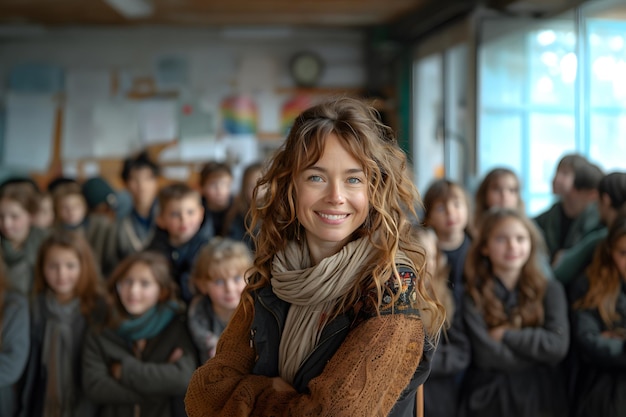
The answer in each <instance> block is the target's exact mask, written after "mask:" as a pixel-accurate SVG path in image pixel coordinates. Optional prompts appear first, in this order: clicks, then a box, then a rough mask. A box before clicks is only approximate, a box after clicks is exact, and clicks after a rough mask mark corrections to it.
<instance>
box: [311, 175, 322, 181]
mask: <svg viewBox="0 0 626 417" xmlns="http://www.w3.org/2000/svg"><path fill="white" fill-rule="evenodd" d="M321 180H322V177H320V176H319V175H311V176H310V177H309V181H313V182H320V181H321Z"/></svg>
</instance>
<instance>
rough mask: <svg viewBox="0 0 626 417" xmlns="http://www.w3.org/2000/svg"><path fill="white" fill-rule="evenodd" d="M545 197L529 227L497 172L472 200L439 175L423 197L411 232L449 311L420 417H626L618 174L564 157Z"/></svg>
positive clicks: (514, 184) (625, 220)
mask: <svg viewBox="0 0 626 417" xmlns="http://www.w3.org/2000/svg"><path fill="white" fill-rule="evenodd" d="M553 192H554V194H555V195H556V196H557V197H558V200H557V202H556V203H554V205H553V206H552V207H550V208H549V209H548V210H547V211H546V212H544V213H542V214H540V215H539V216H537V217H536V218H534V219H529V218H528V217H527V216H526V215H525V214H524V213H525V210H524V203H523V201H522V198H521V195H520V180H519V178H518V177H517V176H516V174H515V173H514V172H513V171H511V170H509V169H506V168H496V169H494V170H492V171H490V172H489V173H488V174H487V175H486V176H485V177H484V179H483V180H482V182H481V184H480V186H479V187H478V189H477V191H476V193H475V195H474V199H473V200H474V201H470V198H469V197H468V193H467V192H466V190H464V189H463V187H462V186H461V185H459V184H457V183H454V182H452V181H449V180H446V179H441V180H437V181H435V182H434V183H433V184H431V186H430V187H429V188H428V190H426V192H425V194H424V217H423V224H424V226H426V227H425V228H423V229H417V232H418V233H419V234H420V236H421V239H422V242H423V244H424V245H425V246H426V247H427V252H428V253H430V254H432V256H431V258H432V261H431V262H430V274H431V275H432V276H433V278H434V279H433V290H434V292H435V293H437V294H438V296H439V299H440V300H441V301H442V302H443V303H444V305H445V306H446V311H447V313H448V315H447V318H446V321H447V326H446V327H447V330H446V331H444V332H443V335H442V337H441V339H440V343H439V346H438V348H437V351H436V353H435V355H434V358H433V361H432V366H431V374H430V377H429V379H428V380H427V382H426V383H425V385H424V404H425V415H426V416H429V417H444V416H481V417H484V416H520V417H531V416H576V417H583V416H589V417H591V416H615V417H618V416H622V415H626V400H624V398H626V397H624V394H626V368H625V367H624V365H625V364H626V172H612V173H609V174H607V175H604V174H603V173H602V171H601V170H600V169H599V168H598V167H597V166H596V165H594V164H593V163H591V162H590V161H588V160H587V159H585V158H584V157H582V156H580V155H577V154H572V155H566V156H564V157H563V158H562V159H561V161H560V162H559V164H558V167H557V170H556V174H555V176H554V180H553ZM470 206H473V208H474V210H473V213H472V210H471V209H470ZM472 214H473V215H472Z"/></svg>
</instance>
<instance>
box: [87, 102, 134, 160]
mask: <svg viewBox="0 0 626 417" xmlns="http://www.w3.org/2000/svg"><path fill="white" fill-rule="evenodd" d="M138 116H139V104H138V103H137V102H135V101H131V100H124V99H113V100H106V101H101V102H97V103H96V105H95V106H94V113H93V123H94V132H95V136H94V156H95V157H111V156H114V157H123V156H126V155H128V154H129V153H130V152H132V151H133V150H134V149H137V148H139V146H140V140H139V117H138Z"/></svg>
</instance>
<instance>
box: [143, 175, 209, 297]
mask: <svg viewBox="0 0 626 417" xmlns="http://www.w3.org/2000/svg"><path fill="white" fill-rule="evenodd" d="M157 201H158V204H159V214H158V216H157V219H156V222H157V226H158V227H159V230H157V232H156V233H155V235H154V237H153V239H152V242H150V244H149V245H148V249H149V250H155V251H157V252H161V253H163V254H164V255H165V256H166V257H167V258H168V259H169V260H170V262H171V265H172V275H173V277H174V280H175V281H176V282H177V283H178V285H179V287H180V292H181V297H182V299H183V300H184V301H185V302H186V303H188V302H189V301H190V300H191V298H192V296H193V293H194V289H193V286H192V283H191V282H190V273H191V268H192V265H193V263H194V261H195V259H196V256H197V254H198V252H199V251H200V249H201V248H202V246H203V245H205V244H206V243H207V242H208V241H209V240H210V239H211V238H212V237H213V236H214V233H213V227H212V224H211V223H204V224H203V223H202V219H203V215H204V208H203V207H202V200H201V197H200V193H199V192H198V191H196V190H194V189H192V188H191V187H189V186H188V185H187V184H185V183H173V184H170V185H168V186H165V187H163V188H162V189H161V191H159V194H158V197H157Z"/></svg>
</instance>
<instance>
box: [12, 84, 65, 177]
mask: <svg viewBox="0 0 626 417" xmlns="http://www.w3.org/2000/svg"><path fill="white" fill-rule="evenodd" d="M56 108H57V104H56V103H55V101H54V99H53V97H52V96H51V95H48V94H46V95H18V94H9V95H8V96H7V100H6V131H5V138H4V155H3V157H4V158H3V165H5V166H7V167H11V168H19V169H20V170H33V171H45V170H46V169H48V166H49V164H50V156H51V155H52V142H53V140H52V139H53V134H54V128H55V122H56Z"/></svg>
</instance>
